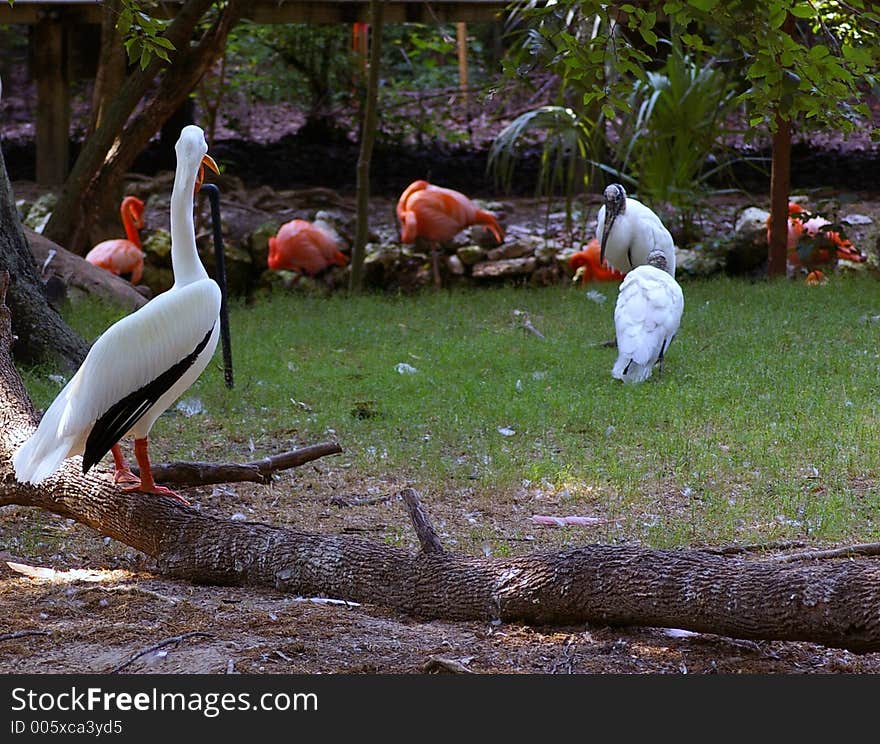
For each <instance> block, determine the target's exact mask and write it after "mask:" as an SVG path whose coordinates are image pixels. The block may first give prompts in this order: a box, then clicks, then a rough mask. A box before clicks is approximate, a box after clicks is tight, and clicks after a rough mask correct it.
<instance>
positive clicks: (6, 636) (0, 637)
mask: <svg viewBox="0 0 880 744" xmlns="http://www.w3.org/2000/svg"><path fill="white" fill-rule="evenodd" d="M47 635H51V633H49V631H48V630H13V631H12V632H11V633H0V641H10V640H12V639H13V638H27V637H28V636H47Z"/></svg>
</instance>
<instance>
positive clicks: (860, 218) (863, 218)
mask: <svg viewBox="0 0 880 744" xmlns="http://www.w3.org/2000/svg"><path fill="white" fill-rule="evenodd" d="M840 221H841V222H845V223H846V224H847V225H870V224H871V223H872V222H873V221H874V220H872V219H871V218H870V217H868V216H867V215H864V214H848V215H846V216H845V217H841V218H840Z"/></svg>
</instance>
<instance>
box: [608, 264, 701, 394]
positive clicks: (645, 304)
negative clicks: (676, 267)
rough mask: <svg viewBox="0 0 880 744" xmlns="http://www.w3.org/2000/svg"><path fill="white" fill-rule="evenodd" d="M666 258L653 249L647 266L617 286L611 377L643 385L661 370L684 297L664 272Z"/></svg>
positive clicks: (638, 267) (640, 267) (675, 329)
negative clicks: (615, 336)
mask: <svg viewBox="0 0 880 744" xmlns="http://www.w3.org/2000/svg"><path fill="white" fill-rule="evenodd" d="M667 268H668V267H667V265H666V254H665V253H664V251H663V250H662V249H660V248H655V249H654V250H653V251H651V253H650V254H649V255H648V262H647V263H646V264H644V265H643V266H636V267H635V268H634V269H633V270H632V271H630V272H629V273H628V274H627V275H626V277H625V278H624V280H623V282H622V283H621V285H620V291H619V293H618V295H617V305H616V307H615V308H614V328H615V331H616V333H617V350H618V355H617V361H616V362H615V363H614V367H613V369H612V370H611V376H612V377H614V378H616V379H618V380H623V381H624V382H642V381H644V380H647V379H648V378H649V377H650V376H651V372H652V370H653V368H654V365H655V364H656V365H659V367H660V369H661V370H662V369H663V355H664V353H665V352H666V349H668V348H669V344H670V343H671V342H672V339H673V338H675V334H676V333H677V332H678V326H679V324H680V323H681V313H682V310H683V309H684V296H683V295H682V292H681V287H680V286H679V285H678V282H677V281H675V279H674V278H673V277H671V276H670V275H669V273H668V271H667Z"/></svg>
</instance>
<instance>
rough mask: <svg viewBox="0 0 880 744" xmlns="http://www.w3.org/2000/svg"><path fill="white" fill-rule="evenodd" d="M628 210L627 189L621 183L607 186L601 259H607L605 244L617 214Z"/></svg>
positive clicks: (600, 251)
mask: <svg viewBox="0 0 880 744" xmlns="http://www.w3.org/2000/svg"><path fill="white" fill-rule="evenodd" d="M624 210H626V191H624V189H623V186H621V185H620V184H619V183H612V184H611V185H610V186H607V187H606V188H605V224H604V225H603V226H602V247H601V249H600V250H599V260H600V261H605V246H606V245H607V244H608V236H609V235H610V234H611V227H612V226H613V225H614V220H616V219H617V216H618V215H620V214H623V212H624Z"/></svg>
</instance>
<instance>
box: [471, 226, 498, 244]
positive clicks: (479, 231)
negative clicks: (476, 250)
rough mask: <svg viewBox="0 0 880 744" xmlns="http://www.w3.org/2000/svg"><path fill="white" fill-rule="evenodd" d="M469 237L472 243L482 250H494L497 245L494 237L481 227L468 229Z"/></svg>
mask: <svg viewBox="0 0 880 744" xmlns="http://www.w3.org/2000/svg"><path fill="white" fill-rule="evenodd" d="M502 229H503V228H502ZM470 237H471V240H472V241H473V242H474V243H476V244H477V245H479V246H480V247H482V248H494V247H495V246H496V245H498V241H497V240H495V236H494V235H493V234H492V233H491V232H489V230H487V229H486V228H485V227H483V226H482V225H473V226H472V227H471V229H470Z"/></svg>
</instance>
